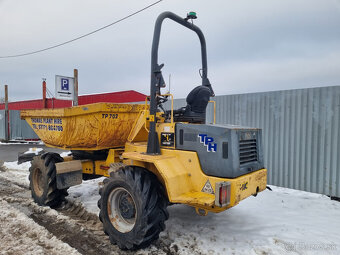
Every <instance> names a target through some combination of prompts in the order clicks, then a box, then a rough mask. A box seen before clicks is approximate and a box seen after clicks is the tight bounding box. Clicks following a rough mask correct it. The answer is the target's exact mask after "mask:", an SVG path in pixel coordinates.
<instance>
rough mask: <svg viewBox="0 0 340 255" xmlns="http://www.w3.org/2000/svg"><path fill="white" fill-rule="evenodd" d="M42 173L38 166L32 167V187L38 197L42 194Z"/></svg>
mask: <svg viewBox="0 0 340 255" xmlns="http://www.w3.org/2000/svg"><path fill="white" fill-rule="evenodd" d="M43 179H44V178H43V174H42V171H41V170H40V168H36V169H34V172H33V189H34V192H35V194H37V195H38V196H39V197H40V196H42V194H43V193H44V188H43V187H44V180H43Z"/></svg>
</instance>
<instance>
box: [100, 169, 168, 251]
mask: <svg viewBox="0 0 340 255" xmlns="http://www.w3.org/2000/svg"><path fill="white" fill-rule="evenodd" d="M99 193H100V195H101V198H100V200H99V201H98V206H99V208H100V214H99V218H100V220H101V221H102V222H103V227H104V232H105V233H106V234H107V235H108V236H109V237H110V241H111V243H113V244H118V246H119V247H120V248H121V249H130V250H133V249H139V248H144V247H147V246H149V245H150V244H151V243H152V242H153V241H154V240H156V239H158V237H159V233H160V232H161V231H163V230H164V229H165V224H164V222H165V221H166V220H167V219H168V218H169V214H168V212H167V210H166V206H167V199H166V197H165V195H164V192H163V190H162V186H161V185H160V184H159V182H158V180H157V178H156V176H155V175H153V174H152V173H150V172H148V171H147V170H145V169H143V168H139V167H129V166H126V167H124V168H121V169H120V170H118V171H117V172H112V173H111V174H110V177H109V178H107V179H105V180H104V187H103V188H101V189H100V191H99Z"/></svg>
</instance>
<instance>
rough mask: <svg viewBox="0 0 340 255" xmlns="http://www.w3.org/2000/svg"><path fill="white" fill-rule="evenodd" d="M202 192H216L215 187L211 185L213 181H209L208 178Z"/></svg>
mask: <svg viewBox="0 0 340 255" xmlns="http://www.w3.org/2000/svg"><path fill="white" fill-rule="evenodd" d="M202 192H204V193H209V194H215V193H214V189H213V187H212V186H211V183H210V181H209V179H208V180H207V182H206V183H205V184H204V187H203V189H202Z"/></svg>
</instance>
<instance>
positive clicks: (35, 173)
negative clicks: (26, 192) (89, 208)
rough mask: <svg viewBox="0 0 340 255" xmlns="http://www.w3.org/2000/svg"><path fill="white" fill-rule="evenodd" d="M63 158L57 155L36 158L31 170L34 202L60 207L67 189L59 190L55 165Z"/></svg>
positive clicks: (51, 154)
mask: <svg viewBox="0 0 340 255" xmlns="http://www.w3.org/2000/svg"><path fill="white" fill-rule="evenodd" d="M62 161H63V158H62V157H60V155H59V154H57V153H46V154H43V155H42V156H35V157H34V158H33V160H32V162H31V167H30V169H29V171H30V174H29V177H28V178H29V181H30V189H31V194H32V198H33V200H34V202H36V203H37V204H38V205H43V206H44V205H47V206H50V207H53V208H54V207H57V206H59V205H60V204H61V203H62V201H64V200H65V196H67V195H68V194H67V189H62V190H59V189H57V183H56V167H55V164H56V163H58V162H62Z"/></svg>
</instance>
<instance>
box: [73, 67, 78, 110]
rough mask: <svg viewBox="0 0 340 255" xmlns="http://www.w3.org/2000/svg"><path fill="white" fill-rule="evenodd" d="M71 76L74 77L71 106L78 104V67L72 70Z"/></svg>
mask: <svg viewBox="0 0 340 255" xmlns="http://www.w3.org/2000/svg"><path fill="white" fill-rule="evenodd" d="M73 73H74V74H73V77H74V99H73V106H77V105H78V69H74V70H73Z"/></svg>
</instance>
